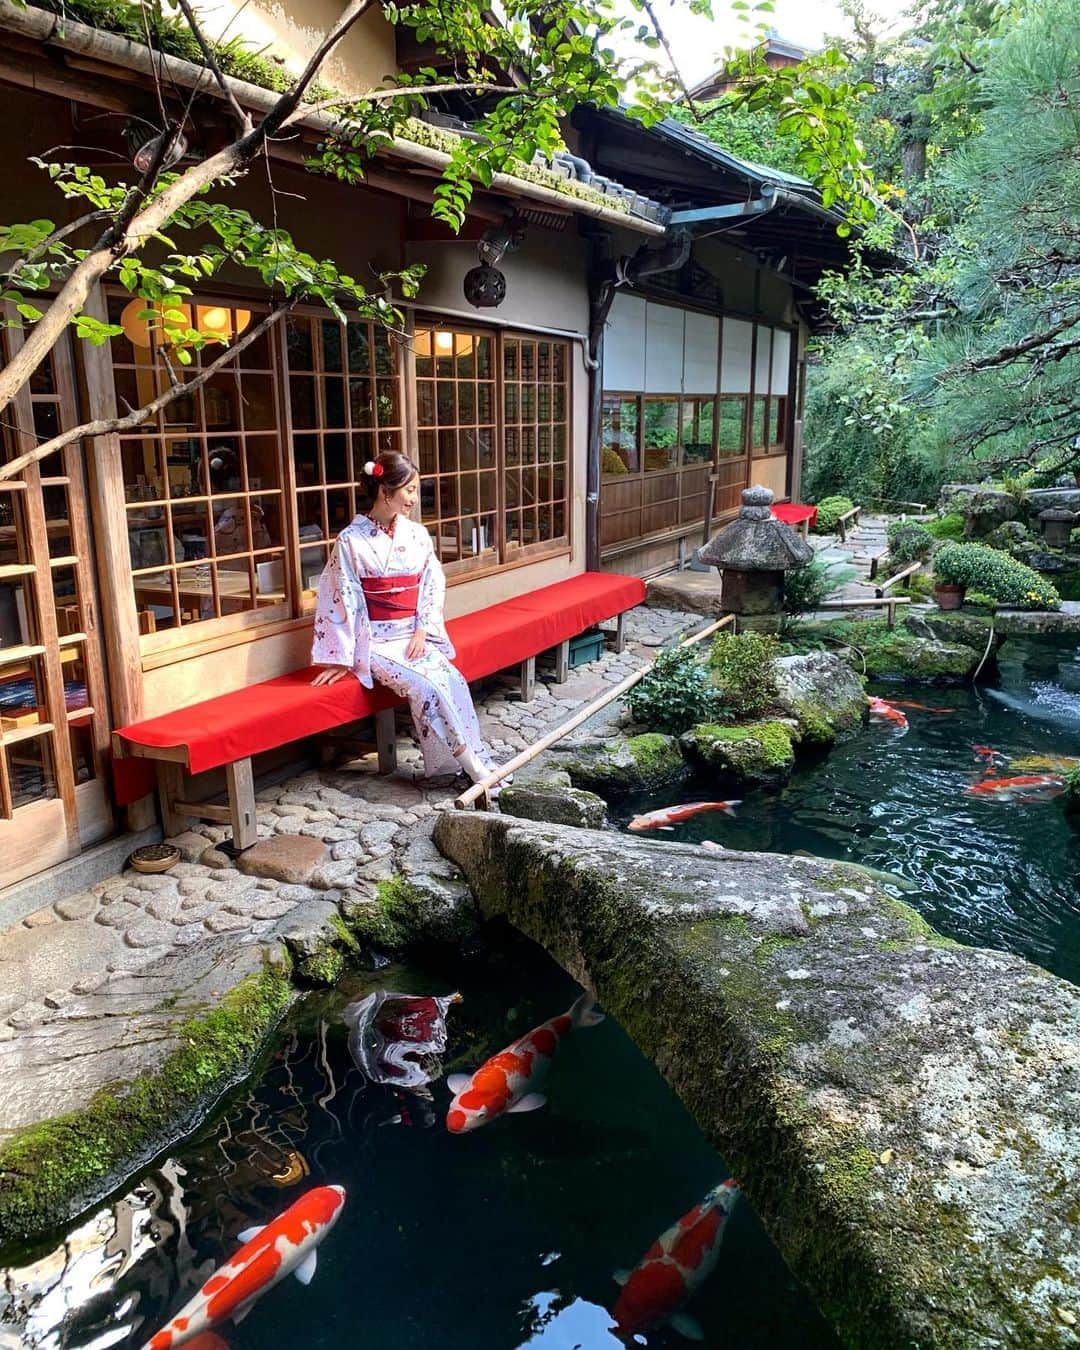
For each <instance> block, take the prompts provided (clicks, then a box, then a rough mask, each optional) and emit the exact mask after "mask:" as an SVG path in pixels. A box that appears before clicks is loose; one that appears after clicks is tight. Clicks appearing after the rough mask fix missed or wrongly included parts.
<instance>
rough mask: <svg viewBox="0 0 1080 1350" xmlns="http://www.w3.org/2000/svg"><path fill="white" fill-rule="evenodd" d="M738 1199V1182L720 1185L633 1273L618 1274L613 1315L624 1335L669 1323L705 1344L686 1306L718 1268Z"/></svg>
mask: <svg viewBox="0 0 1080 1350" xmlns="http://www.w3.org/2000/svg"><path fill="white" fill-rule="evenodd" d="M738 1198H739V1186H738V1183H737V1182H735V1181H732V1180H729V1181H725V1182H722V1183H721V1184H720V1185H719V1186H716V1187H714V1189H713V1190H711V1191H710V1192H709V1193H708V1195H706V1196H705V1198H704V1199H703V1200H701V1201H700V1202H699V1203H698V1204H696V1205H695V1206H694V1208H693V1209H692V1210H690V1211H689V1213H687V1214H684V1215H683V1216H682V1218H681V1219H680V1220H679V1221H678V1223H676V1224H673V1225H672V1227H671V1228H669V1229H668V1230H667V1232H666V1233H663V1234H661V1236H660V1237H658V1238H657V1239H656V1241H655V1242H654V1243H653V1245H652V1246H651V1247H650V1248H649V1250H648V1251H647V1252H646V1253H645V1255H644V1256H643V1257H642V1258H641V1260H640V1261H639V1262H638V1263H637V1265H636V1266H635V1267H634V1269H633V1270H632V1271H618V1272H617V1273H616V1275H615V1279H616V1280H617V1281H618V1283H619V1284H621V1285H622V1292H621V1293H620V1294H619V1298H618V1301H617V1302H616V1304H615V1307H614V1308H613V1310H612V1313H611V1315H612V1317H613V1318H614V1319H615V1325H616V1327H617V1328H618V1330H619V1332H620V1333H621V1334H622V1335H623V1336H629V1337H636V1336H639V1335H640V1334H641V1333H642V1332H645V1331H649V1330H651V1329H652V1328H654V1327H658V1326H661V1325H662V1324H663V1323H665V1322H666V1323H667V1324H668V1325H669V1326H671V1327H672V1328H673V1329H674V1330H675V1331H677V1332H679V1334H680V1335H682V1336H685V1337H686V1338H687V1339H688V1340H693V1341H702V1340H704V1339H705V1335H704V1332H703V1331H702V1329H701V1327H700V1326H699V1325H698V1323H697V1321H696V1320H695V1319H694V1318H693V1317H691V1316H689V1314H687V1313H685V1312H683V1311H682V1307H683V1304H684V1303H686V1302H687V1301H688V1300H689V1299H690V1298H691V1297H692V1296H693V1295H694V1294H696V1293H697V1291H698V1290H699V1289H700V1288H701V1286H702V1285H703V1284H704V1283H705V1281H706V1280H707V1279H708V1277H709V1276H710V1275H711V1274H712V1272H713V1270H714V1269H715V1267H716V1262H717V1259H718V1258H719V1255H720V1244H721V1243H722V1242H723V1240H724V1231H725V1229H726V1227H727V1221H728V1219H729V1218H730V1217H731V1211H732V1210H733V1209H734V1208H735V1202H736V1200H738Z"/></svg>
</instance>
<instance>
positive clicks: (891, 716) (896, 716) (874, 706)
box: [866, 697, 908, 731]
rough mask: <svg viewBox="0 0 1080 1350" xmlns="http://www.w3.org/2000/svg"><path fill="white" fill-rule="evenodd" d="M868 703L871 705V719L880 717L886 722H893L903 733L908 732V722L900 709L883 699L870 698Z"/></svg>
mask: <svg viewBox="0 0 1080 1350" xmlns="http://www.w3.org/2000/svg"><path fill="white" fill-rule="evenodd" d="M866 701H867V703H868V704H869V705H870V716H871V717H880V718H881V719H882V720H883V721H885V722H893V723H895V724H896V726H898V727H899V728H900V730H901V731H907V728H908V720H907V718H906V717H905V716H904V714H903V713H902V712H901V711H900V709H899V708H894V707H893V705H892V704H891V703H887V702H886V701H885V700H884V699H883V698H873V697H868V698H867V700H866Z"/></svg>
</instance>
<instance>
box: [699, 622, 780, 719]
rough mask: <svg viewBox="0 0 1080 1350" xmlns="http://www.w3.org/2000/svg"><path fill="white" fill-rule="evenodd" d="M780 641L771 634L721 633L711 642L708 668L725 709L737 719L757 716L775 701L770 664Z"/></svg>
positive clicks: (774, 657) (774, 683) (776, 655)
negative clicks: (729, 635)
mask: <svg viewBox="0 0 1080 1350" xmlns="http://www.w3.org/2000/svg"><path fill="white" fill-rule="evenodd" d="M779 655H780V640H779V638H777V637H775V636H774V635H773V634H772V633H753V632H750V633H736V634H735V635H734V636H732V637H728V636H726V635H725V634H723V633H720V634H718V635H717V637H716V638H715V639H714V641H713V648H712V653H711V655H710V656H709V665H710V666H711V667H712V679H713V683H714V684H715V685H716V686H717V687H718V688H719V690H720V698H721V700H722V701H723V704H724V706H725V708H726V709H727V710H728V712H729V713H731V714H732V715H733V716H734V717H736V718H742V717H757V716H758V714H759V713H763V712H764V711H765V709H766V708H768V707H769V706H770V704H772V702H773V700H774V699H775V698H776V677H775V675H774V674H773V668H772V666H773V662H774V661H775V660H776V658H777V657H778V656H779Z"/></svg>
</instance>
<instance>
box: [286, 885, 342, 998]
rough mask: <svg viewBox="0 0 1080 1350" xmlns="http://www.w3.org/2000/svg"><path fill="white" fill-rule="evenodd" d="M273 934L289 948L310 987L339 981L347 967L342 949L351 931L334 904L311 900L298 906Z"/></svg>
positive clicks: (298, 972)
mask: <svg viewBox="0 0 1080 1350" xmlns="http://www.w3.org/2000/svg"><path fill="white" fill-rule="evenodd" d="M274 932H275V934H276V936H277V937H279V938H281V939H282V941H283V942H284V943H285V946H286V947H287V948H288V949H289V953H290V955H291V956H292V958H293V960H294V962H295V968H296V974H297V975H298V976H299V977H300V978H301V979H303V980H306V981H308V982H309V983H311V984H334V983H335V982H336V981H337V979H338V977H339V976H340V975H341V972H342V971H343V970H344V968H345V958H344V955H343V954H342V952H341V951H340V950H339V948H340V947H341V946H343V945H347V943H346V942H345V939H346V938H347V934H348V930H347V929H346V928H345V925H344V923H343V922H342V919H341V915H340V914H339V913H338V907H337V905H335V904H334V903H333V902H332V901H330V900H308V901H305V902H304V903H303V904H300V905H297V906H296V908H295V909H294V910H293V912H292V913H291V914H289V915H287V916H286V917H285V918H284V919H282V920H281V921H280V922H279V923H278V925H277V927H276V928H275V930H274Z"/></svg>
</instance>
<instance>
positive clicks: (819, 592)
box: [784, 555, 858, 614]
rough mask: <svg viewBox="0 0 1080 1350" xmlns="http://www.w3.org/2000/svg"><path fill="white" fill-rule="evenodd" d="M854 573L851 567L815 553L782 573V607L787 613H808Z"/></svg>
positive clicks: (851, 577)
mask: <svg viewBox="0 0 1080 1350" xmlns="http://www.w3.org/2000/svg"><path fill="white" fill-rule="evenodd" d="M857 575H858V573H857V572H856V571H855V568H854V567H848V566H847V564H846V563H842V562H831V563H830V562H826V561H825V560H824V558H822V557H821V556H820V555H817V556H815V557H814V558H813V559H811V561H810V562H808V563H807V564H806V566H805V567H799V568H796V569H794V570H793V571H791V572H786V573H785V574H784V609H785V610H786V612H787V613H788V614H809V613H810V612H811V611H812V610H815V609H817V607H818V606H819V605H820V604H821V602H822V601H823V600H825V599H827V598H828V597H829V596H830V595H832V593H833V591H835V590H837V589H839V587H841V586H844V585H846V584H847V582H849V581H853V580H854V579H855V577H856V576H857Z"/></svg>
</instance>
